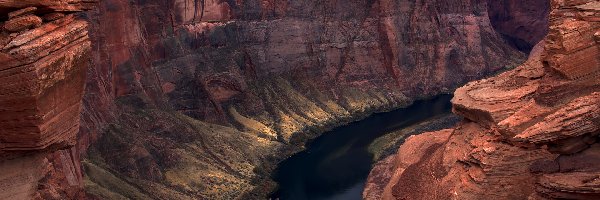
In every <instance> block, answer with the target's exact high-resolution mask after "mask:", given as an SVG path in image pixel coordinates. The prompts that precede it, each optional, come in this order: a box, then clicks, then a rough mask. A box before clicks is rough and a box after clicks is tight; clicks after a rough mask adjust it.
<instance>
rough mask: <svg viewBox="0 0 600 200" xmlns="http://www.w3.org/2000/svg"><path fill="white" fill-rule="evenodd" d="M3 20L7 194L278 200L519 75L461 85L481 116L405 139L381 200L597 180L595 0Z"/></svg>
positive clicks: (83, 11)
mask: <svg viewBox="0 0 600 200" xmlns="http://www.w3.org/2000/svg"><path fill="white" fill-rule="evenodd" d="M550 9H552V13H551V15H550V19H548V16H547V15H546V14H545V13H547V12H548V11H549V10H550ZM0 14H1V15H0V27H2V30H1V32H0V47H1V48H0V61H2V62H1V63H2V64H1V65H0V83H2V84H1V85H0V111H1V113H0V170H1V171H7V172H10V173H4V174H1V175H0V185H1V186H2V187H1V189H0V199H32V198H35V199H263V198H266V197H267V196H268V195H269V193H270V192H273V191H274V190H275V189H276V187H277V185H276V184H275V183H274V182H273V181H272V180H271V178H270V176H271V173H272V171H273V170H274V169H275V167H276V164H277V163H279V162H280V161H282V160H283V159H285V158H286V157H288V156H290V155H292V154H294V153H296V152H298V151H301V150H302V149H303V148H304V147H303V146H304V144H305V142H306V141H308V140H310V139H313V138H315V137H317V136H319V135H320V134H321V133H323V132H325V131H327V130H330V129H332V128H334V127H337V126H339V125H342V124H346V123H349V122H352V121H356V120H359V119H362V118H364V117H366V116H368V115H370V114H372V113H375V112H383V111H389V110H393V109H397V108H401V107H405V106H407V105H409V104H410V103H411V102H413V101H414V100H417V99H422V98H427V97H431V96H434V95H437V94H441V93H450V92H452V91H454V89H456V88H458V87H460V86H461V85H463V84H465V83H467V82H468V81H473V80H477V79H481V78H484V77H486V76H489V75H493V74H495V73H497V72H499V71H502V70H507V69H513V68H515V67H516V69H513V70H511V71H509V72H505V73H503V74H500V75H498V77H496V78H490V79H485V80H482V81H479V82H475V83H470V84H468V85H466V86H463V87H461V88H459V89H458V90H456V93H455V99H454V100H453V103H454V110H455V112H456V113H457V114H459V115H461V116H463V117H465V118H466V119H465V121H464V122H462V123H461V124H460V125H459V126H458V127H457V128H455V129H454V130H443V131H439V132H437V133H425V134H423V135H419V136H415V137H411V138H410V139H408V140H407V142H406V144H405V145H403V146H402V147H401V148H400V150H399V151H398V155H396V156H391V157H388V158H387V159H385V160H384V161H382V162H381V163H380V164H378V165H377V166H375V169H374V171H373V172H372V174H371V179H370V181H369V183H368V184H367V189H366V190H365V193H364V195H365V197H366V198H372V199H379V198H409V197H411V198H412V197H415V196H410V195H419V194H423V195H424V196H421V197H420V198H426V197H436V198H444V197H446V196H435V195H448V194H450V193H447V192H446V190H448V188H452V189H453V190H454V191H456V192H455V193H454V194H457V195H462V196H460V197H465V198H469V197H471V198H477V197H478V195H482V192H484V191H487V192H490V191H493V192H497V194H498V197H506V198H509V197H512V196H506V195H521V196H519V197H522V196H523V195H527V196H529V195H532V196H535V197H538V196H540V198H541V197H547V196H550V197H556V198H558V197H579V196H577V195H580V196H581V195H589V194H591V195H595V193H594V192H593V191H595V190H594V189H597V187H594V185H593V184H594V180H595V179H593V178H592V179H590V174H593V173H594V172H595V171H594V170H595V168H589V167H590V166H594V163H583V164H581V165H573V166H568V165H569V163H574V162H572V161H573V160H588V161H590V162H593V160H594V159H590V158H595V157H593V156H595V153H594V152H595V151H594V149H595V145H593V143H594V142H595V138H597V133H598V113H597V111H598V110H599V109H598V94H597V92H598V76H597V75H598V67H599V66H600V64H599V61H598V59H599V56H598V47H599V45H598V43H597V42H598V41H599V40H600V38H599V36H598V35H600V33H598V32H597V31H598V18H599V16H598V3H597V1H590V0H587V1H568V0H564V1H558V0H556V1H553V3H552V7H550V4H548V1H546V0H535V1H528V2H527V3H524V4H523V3H522V2H520V1H514V0H512V1H511V0H505V1H492V0H490V1H466V0H446V1H425V0H414V1H404V0H349V1H337V0H328V1H317V0H303V1H278V0H262V1H258V0H235V1H233V0H201V1H198V0H174V1H171V0H136V1H120V0H99V1H95V0H55V1H51V0H26V1H18V2H17V1H1V0H0ZM548 20H549V22H550V24H548ZM548 27H549V28H548ZM548 31H549V34H548V36H545V35H546V32H548ZM544 36H545V40H544V42H542V43H540V44H538V45H536V44H537V43H538V41H539V40H541V39H542V38H543V37H544ZM534 46H535V48H534ZM519 50H521V51H519ZM530 50H531V53H530V55H529V60H528V61H527V62H526V63H525V64H523V65H521V64H522V63H523V61H525V59H526V53H528V52H529V51H530ZM524 52H525V53H524ZM519 65H521V66H519ZM517 66H519V67H517ZM574 88H577V89H574ZM594 92H596V93H594ZM567 114H568V115H567ZM569 124H570V125H569ZM547 127H552V128H547ZM449 141H450V142H449ZM484 145H489V146H490V147H489V148H488V147H487V146H486V147H484ZM475 149H476V150H475ZM446 151H447V152H449V153H448V154H445V152H446ZM403 152H415V153H414V154H413V153H411V154H410V156H409V157H403ZM487 152H492V153H493V152H495V153H496V154H490V153H487ZM421 154H423V155H421ZM406 155H408V154H406ZM446 155H448V156H446ZM509 157H510V158H512V159H506V158H509ZM442 158H443V159H442ZM507 162H508V163H507ZM482 163H492V164H491V165H483V164H482ZM561 163H562V164H561ZM565 163H567V164H565ZM577 163H579V162H577ZM496 164H497V165H496ZM515 165H518V166H515ZM564 165H567V166H568V167H566V168H565V166H564ZM548 166H555V168H552V167H550V168H548ZM558 166H559V167H558ZM530 168H531V169H530ZM563 168H565V169H563ZM528 170H529V171H528ZM422 172H430V173H429V174H434V175H433V177H434V178H436V180H435V181H433V180H430V178H431V177H429V176H428V177H422V176H420V173H422ZM436 173H439V174H436ZM404 174H406V175H404ZM438 177H439V178H438ZM442 177H444V178H445V179H443V180H437V179H442ZM579 179H585V180H589V181H587V182H586V181H584V182H585V183H581V184H579V185H577V184H576V183H578V182H577V181H580V180H579ZM456 180H463V181H462V182H461V181H458V182H455V181H456ZM473 180H474V181H473ZM436 181H437V182H436ZM406 182H413V183H420V184H421V183H422V186H420V187H421V188H417V189H415V188H410V187H404V186H406ZM455 183H465V185H452V184H455ZM513 183H518V184H521V185H522V187H517V186H515V188H517V189H519V191H518V192H511V193H510V194H506V191H507V190H502V191H496V190H491V189H493V188H495V186H497V185H504V186H506V185H510V184H513ZM535 184H538V185H536V186H534V185H535ZM565 187H566V189H565ZM590 188H591V189H590ZM423 190H424V191H423ZM534 190H535V191H540V192H537V193H534V192H533V191H534ZM417 191H418V192H420V193H417ZM581 191H583V192H581ZM590 191H592V192H590ZM380 195H383V196H380ZM403 195H404V196H403ZM469 195H470V196H469ZM502 195H505V196H502ZM536 195H537V196H536ZM565 195H566V196H565Z"/></svg>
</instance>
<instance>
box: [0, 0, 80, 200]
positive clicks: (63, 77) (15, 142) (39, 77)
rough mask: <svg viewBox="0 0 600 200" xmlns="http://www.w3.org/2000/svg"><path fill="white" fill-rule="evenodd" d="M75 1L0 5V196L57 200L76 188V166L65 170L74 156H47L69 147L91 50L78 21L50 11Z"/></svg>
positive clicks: (73, 5)
mask: <svg viewBox="0 0 600 200" xmlns="http://www.w3.org/2000/svg"><path fill="white" fill-rule="evenodd" d="M89 2H91V1H89ZM80 4H86V5H87V4H88V3H87V2H80V1H64V2H59V1H0V14H1V15H2V16H1V17H0V19H2V21H3V22H0V25H2V29H1V30H0V83H2V84H0V171H2V172H3V176H2V177H1V178H0V185H2V189H1V191H0V199H31V198H34V197H35V198H43V199H51V198H55V199H61V198H66V196H65V195H68V194H67V193H71V192H73V191H71V192H67V190H68V188H69V187H74V188H76V189H74V190H76V191H79V190H80V189H81V186H82V182H81V181H77V180H78V179H79V180H80V177H81V173H77V172H80V169H78V168H72V167H71V168H65V166H73V165H74V162H78V159H74V158H72V157H71V156H70V155H68V154H67V155H68V157H65V156H64V155H63V154H61V153H53V152H54V151H57V150H60V149H65V148H69V147H71V146H73V145H74V144H75V142H76V140H75V137H76V135H77V132H78V131H79V114H80V111H81V107H82V106H81V105H82V104H81V99H82V97H83V90H84V81H85V72H86V70H87V65H88V59H89V55H90V45H91V43H90V40H89V38H88V36H87V22H86V21H85V20H83V19H82V18H81V17H79V16H78V15H76V14H73V13H71V14H53V13H57V12H58V11H61V12H62V11H69V12H73V11H80V10H81V9H83V8H84V7H85V6H78V5H80ZM8 11H10V12H8ZM46 15H54V17H51V18H47V17H41V16H46ZM58 157H60V159H62V161H61V162H58V161H57V159H58ZM61 163H62V164H61ZM75 165H76V164H75ZM66 170H69V172H63V171H66ZM66 176H72V177H71V178H68V179H69V180H68V181H64V182H61V181H58V182H52V180H57V179H61V177H66ZM67 182H68V183H67ZM63 183H64V185H63ZM44 184H46V185H45V186H43V185H44ZM50 193H52V194H53V196H48V195H47V194H50Z"/></svg>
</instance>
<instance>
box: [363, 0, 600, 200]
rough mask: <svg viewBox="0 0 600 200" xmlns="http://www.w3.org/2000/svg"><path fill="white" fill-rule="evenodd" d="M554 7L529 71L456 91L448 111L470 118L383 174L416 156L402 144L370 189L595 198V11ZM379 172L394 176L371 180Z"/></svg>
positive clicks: (408, 195)
mask: <svg viewBox="0 0 600 200" xmlns="http://www.w3.org/2000/svg"><path fill="white" fill-rule="evenodd" d="M551 5H552V9H553V10H552V12H551V15H550V34H549V35H548V36H547V37H546V38H545V40H544V42H542V43H540V44H538V45H537V46H536V47H535V48H534V50H533V51H532V53H531V55H530V58H529V60H528V61H527V62H526V63H525V64H523V65H522V66H519V67H517V68H516V69H514V70H511V71H508V72H505V73H502V74H500V75H498V76H496V77H492V78H489V79H484V80H480V81H475V82H471V83H469V84H467V85H465V86H463V87H461V88H459V89H457V90H456V92H455V97H454V99H453V100H452V103H453V105H454V109H453V110H454V112H455V113H456V114H459V115H461V116H463V117H465V118H466V119H467V120H466V121H465V122H464V123H463V124H461V125H459V126H458V127H456V128H455V129H454V131H453V132H452V134H451V135H450V136H449V139H448V141H447V142H444V143H441V144H440V145H439V146H438V147H436V148H435V149H433V150H427V152H431V154H425V155H421V154H416V155H415V157H414V158H412V159H415V160H420V162H418V163H414V164H412V165H409V166H408V167H404V166H403V167H385V166H389V164H388V163H389V162H392V161H390V159H391V160H394V159H396V160H398V159H400V156H401V155H404V156H408V155H412V152H408V151H406V150H404V149H403V148H402V147H401V148H400V149H399V151H398V154H397V155H396V156H393V157H392V158H388V159H387V160H386V162H382V163H381V164H380V165H381V166H384V167H383V168H384V170H379V171H378V170H375V171H373V172H372V173H371V175H370V177H371V178H370V180H371V181H370V182H369V183H367V185H368V186H369V187H370V188H386V189H388V191H389V192H384V193H383V194H390V193H391V195H388V196H382V197H383V199H449V198H454V199H481V198H492V199H528V198H529V199H556V198H558V199H596V198H598V197H599V196H598V194H599V193H598V190H599V189H600V187H599V186H598V183H597V182H598V180H599V179H598V174H600V169H599V168H598V167H597V165H598V163H597V157H598V155H599V154H600V149H599V148H598V144H597V142H598V134H599V133H600V131H599V126H600V120H599V119H598V118H599V117H600V114H599V113H598V111H599V110H600V107H599V106H600V99H599V98H598V94H599V93H598V92H600V81H598V80H599V79H598V76H599V75H600V72H598V67H600V65H599V64H598V61H599V60H598V59H600V52H598V49H600V44H598V43H596V42H595V41H594V34H595V31H594V30H597V29H598V28H599V26H600V21H599V20H597V18H596V17H595V16H598V15H599V13H600V4H598V2H597V1H590V0H588V1H558V0H556V1H552V4H551ZM433 136H435V135H433ZM433 136H432V135H431V133H428V134H424V135H423V136H422V137H423V138H422V140H423V141H427V140H434V138H433ZM405 145H406V146H412V145H415V143H414V142H413V141H407V143H406V144H405ZM381 168H382V167H380V166H376V169H381ZM411 168H412V171H410V170H407V169H411ZM386 170H391V171H386ZM382 174H383V175H385V174H393V175H394V176H392V177H400V178H397V179H389V181H387V182H386V181H383V182H378V181H376V180H372V179H373V177H380V176H382ZM398 174H400V175H398ZM380 180H381V178H380ZM383 180H387V179H383ZM414 186H419V187H424V188H425V189H419V188H414ZM377 192H381V190H366V191H365V193H364V195H363V196H364V197H373V196H375V197H377V196H376V195H374V194H377ZM375 199H380V198H375Z"/></svg>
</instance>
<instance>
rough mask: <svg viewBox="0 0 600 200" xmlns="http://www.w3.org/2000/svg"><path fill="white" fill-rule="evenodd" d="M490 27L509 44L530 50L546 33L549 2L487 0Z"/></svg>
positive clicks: (540, 0)
mask: <svg viewBox="0 0 600 200" xmlns="http://www.w3.org/2000/svg"><path fill="white" fill-rule="evenodd" d="M488 10H489V13H490V14H489V15H490V21H491V23H492V26H494V28H495V29H496V30H497V31H498V32H500V33H501V34H503V35H504V36H505V37H506V39H507V40H508V42H509V43H511V44H513V45H515V46H516V47H517V48H519V49H521V50H526V51H528V50H531V49H532V48H533V46H535V45H536V44H537V43H538V42H539V41H540V40H542V39H543V38H544V37H545V36H546V34H547V33H548V13H549V12H550V1H549V0H529V1H519V0H489V1H488Z"/></svg>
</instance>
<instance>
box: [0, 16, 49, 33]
mask: <svg viewBox="0 0 600 200" xmlns="http://www.w3.org/2000/svg"><path fill="white" fill-rule="evenodd" d="M40 25H42V18H40V17H38V16H35V15H25V16H21V17H17V18H13V19H10V20H9V21H7V22H6V23H4V29H6V30H7V31H10V32H19V31H23V30H27V29H31V28H35V27H39V26H40Z"/></svg>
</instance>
